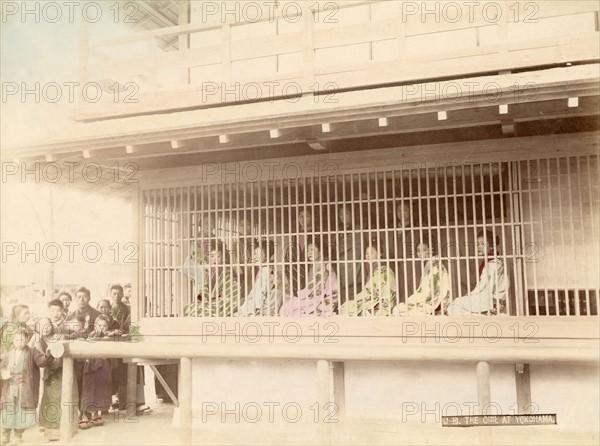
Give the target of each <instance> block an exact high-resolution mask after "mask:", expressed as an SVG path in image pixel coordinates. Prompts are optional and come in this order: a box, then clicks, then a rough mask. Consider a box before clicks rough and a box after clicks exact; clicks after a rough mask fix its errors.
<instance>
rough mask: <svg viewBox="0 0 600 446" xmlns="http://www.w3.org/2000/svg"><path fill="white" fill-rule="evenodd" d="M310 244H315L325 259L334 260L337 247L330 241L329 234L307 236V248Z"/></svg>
mask: <svg viewBox="0 0 600 446" xmlns="http://www.w3.org/2000/svg"><path fill="white" fill-rule="evenodd" d="M308 245H314V246H315V247H316V248H317V249H318V250H319V252H320V253H321V256H322V257H323V260H334V257H335V256H334V253H335V247H334V246H332V245H331V244H330V243H329V238H328V237H327V236H325V235H309V236H308V237H307V238H306V247H307V248H308Z"/></svg>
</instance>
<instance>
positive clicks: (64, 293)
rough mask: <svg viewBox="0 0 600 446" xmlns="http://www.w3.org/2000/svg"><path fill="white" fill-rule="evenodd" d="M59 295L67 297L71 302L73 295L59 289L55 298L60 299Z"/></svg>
mask: <svg viewBox="0 0 600 446" xmlns="http://www.w3.org/2000/svg"><path fill="white" fill-rule="evenodd" d="M60 296H67V297H68V298H69V300H70V301H71V302H73V296H71V294H70V293H68V292H67V291H61V292H60V293H58V296H57V297H56V298H57V299H60Z"/></svg>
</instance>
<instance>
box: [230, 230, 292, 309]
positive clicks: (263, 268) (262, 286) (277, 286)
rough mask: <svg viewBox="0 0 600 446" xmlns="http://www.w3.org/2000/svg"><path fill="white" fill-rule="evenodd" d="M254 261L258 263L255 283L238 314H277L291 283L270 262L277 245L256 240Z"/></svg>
mask: <svg viewBox="0 0 600 446" xmlns="http://www.w3.org/2000/svg"><path fill="white" fill-rule="evenodd" d="M254 243H255V248H254V254H253V258H252V261H253V263H254V265H256V274H255V275H254V285H253V286H252V289H251V290H250V293H248V296H246V300H245V301H244V303H243V304H242V305H241V306H240V308H239V310H238V312H237V313H236V314H235V315H236V316H277V315H278V314H279V308H280V307H281V304H282V302H283V290H284V288H285V289H286V290H289V285H288V284H287V282H286V280H285V276H284V275H283V274H279V273H278V272H277V271H276V270H275V267H274V265H272V264H269V261H270V260H271V258H272V257H273V253H274V251H275V246H274V245H273V243H269V242H267V241H266V240H264V241H263V242H262V243H261V242H259V241H258V240H255V242H254Z"/></svg>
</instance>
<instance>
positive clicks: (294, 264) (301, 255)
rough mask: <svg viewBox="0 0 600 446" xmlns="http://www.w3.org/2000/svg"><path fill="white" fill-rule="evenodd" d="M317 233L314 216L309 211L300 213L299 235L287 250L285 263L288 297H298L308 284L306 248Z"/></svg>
mask: <svg viewBox="0 0 600 446" xmlns="http://www.w3.org/2000/svg"><path fill="white" fill-rule="evenodd" d="M316 231H317V229H316V228H315V225H314V223H313V216H312V214H311V213H310V211H309V210H308V209H302V210H301V211H300V212H299V213H298V235H297V236H295V237H293V238H292V240H293V242H292V244H291V245H289V246H287V248H286V250H285V262H286V263H287V264H288V265H289V266H288V267H287V269H286V275H287V279H288V282H289V284H290V290H289V292H286V295H288V296H297V294H298V292H299V291H300V290H301V289H302V288H304V286H305V284H306V283H305V282H306V247H307V240H308V237H312V236H313V235H314V233H315V232H316Z"/></svg>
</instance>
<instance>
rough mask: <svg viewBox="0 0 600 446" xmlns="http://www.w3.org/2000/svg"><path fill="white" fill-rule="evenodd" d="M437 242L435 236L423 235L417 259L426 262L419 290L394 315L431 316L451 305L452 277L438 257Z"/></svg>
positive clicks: (397, 307)
mask: <svg viewBox="0 0 600 446" xmlns="http://www.w3.org/2000/svg"><path fill="white" fill-rule="evenodd" d="M436 247H437V242H436V239H435V237H434V236H433V234H431V236H428V234H426V233H423V235H422V237H420V243H419V244H418V245H417V257H419V258H420V259H421V261H422V262H424V266H423V274H422V275H421V281H420V283H419V286H418V288H417V289H416V290H415V292H414V293H413V294H411V295H410V296H408V297H407V298H406V302H402V303H399V304H398V305H397V306H396V307H395V308H394V310H393V314H394V315H397V316H398V315H399V316H407V315H409V316H413V315H430V314H435V313H436V310H437V311H441V312H443V311H445V310H446V309H447V308H448V306H449V304H450V276H449V275H448V271H447V270H446V267H445V266H444V265H443V264H442V263H441V261H440V259H439V258H437V256H436Z"/></svg>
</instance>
